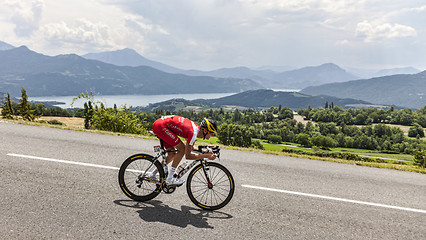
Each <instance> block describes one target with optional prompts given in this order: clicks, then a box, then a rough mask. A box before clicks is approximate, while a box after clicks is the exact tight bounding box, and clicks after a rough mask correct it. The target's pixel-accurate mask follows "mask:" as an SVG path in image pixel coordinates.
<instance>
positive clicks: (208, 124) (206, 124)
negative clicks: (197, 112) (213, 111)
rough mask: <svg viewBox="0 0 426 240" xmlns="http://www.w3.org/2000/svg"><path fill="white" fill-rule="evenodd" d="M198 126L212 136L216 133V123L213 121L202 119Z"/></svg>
mask: <svg viewBox="0 0 426 240" xmlns="http://www.w3.org/2000/svg"><path fill="white" fill-rule="evenodd" d="M200 126H201V127H203V128H205V129H207V130H208V131H209V132H210V133H212V134H214V133H215V132H216V131H217V126H216V123H215V122H214V121H213V120H211V119H208V118H204V119H203V121H202V122H201V124H200Z"/></svg>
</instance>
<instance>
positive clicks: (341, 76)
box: [83, 49, 359, 89]
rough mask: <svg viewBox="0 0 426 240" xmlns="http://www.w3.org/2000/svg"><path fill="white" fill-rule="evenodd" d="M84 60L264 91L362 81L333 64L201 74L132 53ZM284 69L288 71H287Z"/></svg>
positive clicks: (240, 69)
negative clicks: (245, 83) (236, 82)
mask: <svg viewBox="0 0 426 240" xmlns="http://www.w3.org/2000/svg"><path fill="white" fill-rule="evenodd" d="M83 57H85V58H88V59H95V60H99V61H103V62H106V63H111V64H115V65H118V66H141V65H144V66H150V67H153V68H156V69H158V70H161V71H164V72H168V73H181V74H185V75H190V76H210V77H220V78H243V79H251V80H254V81H256V82H257V83H259V84H261V85H263V86H264V87H267V88H275V89H302V88H305V87H308V86H312V85H321V84H324V83H331V82H344V81H349V80H354V79H359V77H357V76H355V75H353V74H351V73H348V72H346V71H345V70H344V69H342V68H340V67H339V66H337V65H336V64H333V63H326V64H323V65H320V66H314V67H304V68H300V69H296V70H291V71H287V70H288V69H291V67H280V68H277V67H275V68H273V70H271V68H272V67H271V68H268V67H263V68H259V69H255V70H254V69H250V68H247V67H233V68H221V69H217V70H212V71H199V70H183V69H178V68H175V67H172V66H169V65H165V64H162V63H159V62H155V61H151V60H148V59H146V58H145V57H143V56H141V55H139V54H138V53H137V52H136V51H134V50H132V49H123V50H119V51H112V52H102V53H90V54H86V55H83ZM283 69H286V70H285V71H284V70H283ZM277 70H283V71H277Z"/></svg>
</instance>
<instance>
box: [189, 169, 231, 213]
mask: <svg viewBox="0 0 426 240" xmlns="http://www.w3.org/2000/svg"><path fill="white" fill-rule="evenodd" d="M206 165H207V167H208V168H209V176H210V180H211V182H212V185H213V187H212V188H209V187H208V183H207V179H206V177H205V173H204V171H203V166H202V165H201V164H200V165H197V166H196V167H195V168H194V169H193V170H192V171H191V172H190V174H189V175H188V179H187V182H186V190H187V193H188V196H189V199H191V201H192V202H193V203H194V204H195V205H196V206H198V207H200V208H202V209H205V210H217V209H220V208H223V207H224V206H226V205H227V204H228V203H229V202H230V201H231V199H232V196H233V195H234V191H235V182H234V178H233V177H232V174H231V173H230V172H229V170H228V169H226V168H225V167H224V166H223V165H221V164H219V163H215V162H206Z"/></svg>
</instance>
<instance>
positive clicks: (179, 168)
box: [177, 161, 188, 173]
mask: <svg viewBox="0 0 426 240" xmlns="http://www.w3.org/2000/svg"><path fill="white" fill-rule="evenodd" d="M187 165H188V162H187V161H183V162H182V163H181V164H180V165H179V167H178V171H177V172H178V173H180V172H181V171H182V170H183V169H185V168H186V166H187Z"/></svg>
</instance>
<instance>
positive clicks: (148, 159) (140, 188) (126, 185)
mask: <svg viewBox="0 0 426 240" xmlns="http://www.w3.org/2000/svg"><path fill="white" fill-rule="evenodd" d="M155 169H157V171H158V173H157V174H156V177H155V178H148V176H149V174H150V173H151V172H152V171H154V170H155ZM163 179H164V170H163V167H162V166H161V163H160V162H159V161H156V160H154V157H152V156H150V155H146V154H136V155H133V156H131V157H129V158H127V159H126V160H125V161H124V162H123V164H122V165H121V167H120V171H119V172H118V182H119V184H120V188H121V190H122V191H123V192H124V194H126V196H128V197H129V198H131V199H133V200H136V201H140V202H143V201H148V200H151V199H153V198H155V197H156V196H157V195H158V194H160V192H161V183H162V180H163Z"/></svg>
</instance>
